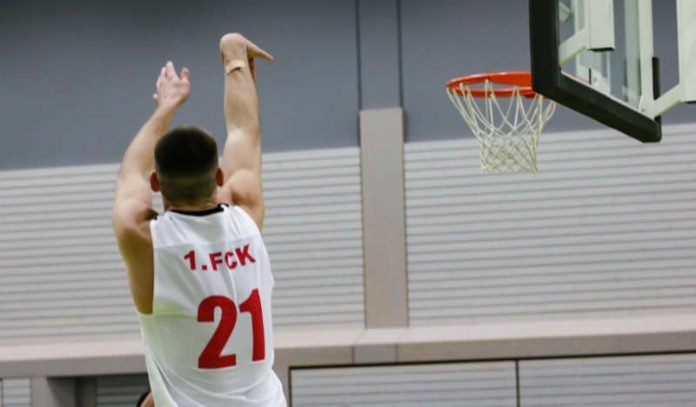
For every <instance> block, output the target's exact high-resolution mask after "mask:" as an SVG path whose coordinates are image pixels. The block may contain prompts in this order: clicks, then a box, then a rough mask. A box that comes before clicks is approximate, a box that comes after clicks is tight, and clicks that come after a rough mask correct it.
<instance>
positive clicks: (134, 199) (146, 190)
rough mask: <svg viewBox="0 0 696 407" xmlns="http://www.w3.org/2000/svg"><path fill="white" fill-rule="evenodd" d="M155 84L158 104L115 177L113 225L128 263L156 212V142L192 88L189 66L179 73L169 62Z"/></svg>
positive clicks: (129, 148)
mask: <svg viewBox="0 0 696 407" xmlns="http://www.w3.org/2000/svg"><path fill="white" fill-rule="evenodd" d="M156 87H157V90H156V93H155V94H154V95H153V98H154V99H155V101H156V102H157V107H156V108H155V111H154V113H153V114H152V116H151V117H150V119H148V121H147V122H145V124H144V125H143V127H142V128H141V129H140V131H139V132H138V134H137V135H136V136H135V138H134V139H133V141H132V142H131V144H130V145H129V146H128V149H127V150H126V153H125V154H124V156H123V160H122V161H121V169H120V171H119V174H118V178H117V180H116V192H115V197H114V211H113V227H114V232H115V233H116V237H117V239H118V241H119V246H120V248H121V251H122V253H123V255H124V258H125V259H126V262H127V263H129V258H132V257H138V253H135V251H137V249H138V241H139V240H140V239H138V237H140V236H139V235H140V233H139V232H140V231H141V230H142V229H143V228H144V227H146V226H147V222H146V221H147V220H148V219H149V218H150V217H151V216H152V214H153V213H154V211H153V210H152V192H151V190H150V184H149V177H150V174H151V173H152V172H153V170H154V159H155V158H154V157H155V154H154V150H155V145H156V144H157V141H158V140H159V139H160V137H162V135H163V134H164V133H165V132H166V131H167V128H168V127H169V123H170V121H171V120H172V118H173V117H174V114H175V113H176V110H177V109H178V108H179V106H181V105H182V104H183V103H184V102H185V101H186V99H187V98H188V96H189V94H190V92H191V84H190V82H189V71H188V69H187V68H184V69H182V70H181V75H180V76H179V75H177V73H176V71H175V69H174V65H173V64H172V63H171V62H167V64H166V65H165V66H164V67H163V68H162V70H161V72H160V75H159V78H158V79H157V85H156ZM131 246H133V247H131ZM129 266H131V265H130V264H129Z"/></svg>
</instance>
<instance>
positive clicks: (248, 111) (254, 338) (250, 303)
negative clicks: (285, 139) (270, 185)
mask: <svg viewBox="0 0 696 407" xmlns="http://www.w3.org/2000/svg"><path fill="white" fill-rule="evenodd" d="M220 52H221V55H222V62H223V66H224V72H225V106H224V107H225V119H226V122H227V141H226V143H225V148H224V152H223V163H222V166H221V167H219V166H218V153H217V147H216V143H215V140H214V139H213V137H211V136H210V135H209V134H208V133H207V132H205V131H204V130H202V129H200V128H197V127H179V128H175V129H172V130H170V131H167V128H168V126H169V122H170V121H171V120H172V118H173V117H174V114H175V113H176V111H177V109H178V108H179V107H180V106H181V105H182V104H183V103H184V102H185V101H186V99H187V98H188V97H189V94H190V91H191V83H190V80H189V70H188V69H187V68H183V69H182V70H181V73H179V74H178V73H177V72H176V70H175V69H174V65H173V64H172V63H171V62H167V64H166V65H165V66H164V67H163V68H162V71H161V72H160V75H159V78H158V79H157V90H156V93H155V94H154V95H153V97H154V99H155V101H156V103H157V107H156V109H155V112H154V114H153V115H152V117H151V118H150V119H149V120H148V121H147V122H146V123H145V125H144V126H143V128H142V129H141V130H140V132H139V133H138V134H137V135H136V136H135V139H134V140H133V141H132V143H131V144H130V146H129V147H128V149H127V151H126V153H125V155H124V157H123V161H122V163H121V170H120V172H119V175H118V180H117V182H116V195H115V203H114V213H113V227H114V232H115V234H116V238H117V240H118V245H119V249H120V251H121V255H122V256H123V260H124V262H125V264H126V267H127V269H128V280H129V284H130V288H131V293H132V295H133V301H134V303H135V307H136V308H137V310H138V313H139V317H140V326H141V331H142V334H143V342H144V345H145V361H146V364H147V370H148V378H149V382H150V388H151V390H152V393H151V396H148V397H146V398H145V400H143V405H145V406H152V405H153V401H154V405H156V406H157V407H172V406H186V407H195V406H200V407H215V406H240V407H242V406H268V407H271V406H272V407H276V406H285V405H286V401H285V397H284V395H283V391H282V386H281V383H280V381H279V380H278V377H277V376H276V375H275V373H274V372H273V371H272V370H271V368H272V365H273V357H274V353H273V332H272V324H271V290H272V288H273V277H272V275H271V268H270V262H269V259H268V254H267V252H266V248H265V246H264V243H263V240H262V239H261V234H260V230H261V227H262V226H263V217H264V201H263V195H262V191H261V142H260V134H259V112H258V97H257V93H256V84H255V79H254V78H255V69H254V67H255V65H254V58H255V57H261V58H264V59H267V60H272V57H271V55H269V54H268V53H267V52H265V51H263V50H262V49H260V48H259V47H257V46H256V45H255V44H253V43H252V42H250V41H249V40H247V39H246V38H244V37H243V36H241V35H240V34H227V35H225V36H223V37H222V39H221V40H220ZM218 187H219V188H218ZM150 189H152V190H153V191H155V192H161V193H162V198H163V201H164V209H165V211H164V213H161V214H158V213H156V212H155V211H154V210H153V208H152V197H151V191H150Z"/></svg>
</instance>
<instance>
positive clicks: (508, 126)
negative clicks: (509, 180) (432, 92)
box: [447, 79, 556, 173]
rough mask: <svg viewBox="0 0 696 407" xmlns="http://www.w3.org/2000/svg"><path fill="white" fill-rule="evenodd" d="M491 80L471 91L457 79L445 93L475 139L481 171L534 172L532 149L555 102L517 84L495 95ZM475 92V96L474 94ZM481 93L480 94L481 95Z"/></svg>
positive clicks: (534, 159) (551, 113)
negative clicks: (477, 145)
mask: <svg viewBox="0 0 696 407" xmlns="http://www.w3.org/2000/svg"><path fill="white" fill-rule="evenodd" d="M493 85H494V83H493V82H492V81H491V80H489V79H486V80H485V81H484V82H483V92H481V89H476V90H475V92H472V89H471V87H470V85H469V84H467V83H464V82H459V83H456V84H454V85H450V86H448V88H447V95H448V96H449V98H450V100H451V101H452V104H454V106H455V107H456V108H457V110H458V111H459V113H460V114H461V116H462V118H464V121H466V122H467V124H468V125H469V128H470V129H471V131H472V132H473V133H474V136H475V137H476V139H477V140H478V142H479V146H480V149H481V169H482V171H483V172H484V173H489V172H506V173H522V172H530V173H536V172H537V161H536V150H537V144H538V142H539V135H540V134H541V132H542V130H543V128H544V125H545V124H546V122H548V120H549V119H550V118H551V116H553V113H554V111H555V109H556V103H554V102H553V101H550V100H547V99H545V98H544V97H543V96H541V95H539V94H537V93H533V92H532V93H531V94H530V92H529V91H527V90H526V88H523V93H521V92H520V87H519V86H513V87H512V88H510V89H511V92H510V89H506V90H505V91H506V94H505V95H504V96H500V97H499V96H497V93H499V92H497V91H496V90H495V89H494V86H493ZM474 93H477V94H478V96H475V95H474ZM481 95H483V96H481Z"/></svg>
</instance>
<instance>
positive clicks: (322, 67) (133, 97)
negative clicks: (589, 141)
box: [0, 0, 693, 169]
mask: <svg viewBox="0 0 696 407" xmlns="http://www.w3.org/2000/svg"><path fill="white" fill-rule="evenodd" d="M672 3H673V2H666V3H665V5H664V6H665V7H660V8H656V10H655V20H656V29H655V35H656V40H655V41H656V47H655V49H656V50H657V53H658V55H659V56H660V57H661V58H662V70H663V81H664V82H665V83H667V84H670V83H674V82H676V77H677V71H676V66H677V62H676V47H675V44H674V41H673V38H674V37H673V35H674V30H675V28H674V27H673V21H674V20H673V18H674V5H673V4H672ZM666 27H672V29H666ZM229 31H239V32H242V33H244V34H245V35H247V36H248V37H249V38H251V39H252V40H254V41H255V42H257V43H258V44H259V45H261V46H262V47H264V48H266V49H267V50H268V51H270V52H271V53H272V54H273V55H274V56H275V58H276V61H275V62H273V63H272V64H268V63H264V62H262V63H260V65H259V68H258V86H259V93H260V100H261V112H262V130H263V147H264V150H265V151H285V150H296V149H309V148H330V147H342V146H353V145H357V144H358V135H357V131H358V130H357V117H358V112H359V110H360V109H361V108H363V109H371V108H380V107H394V106H403V107H404V109H405V111H406V115H407V121H408V123H407V141H418V140H430V139H443V138H455V137H471V134H470V132H469V131H468V129H467V128H466V125H465V124H464V122H463V121H462V120H461V118H460V117H459V116H458V114H457V113H456V111H455V110H454V109H453V108H452V107H451V106H450V104H449V101H448V99H447V97H446V95H445V91H444V83H445V82H446V81H447V80H448V79H450V78H452V77H455V76H461V75H464V74H469V73H477V72H485V71H499V70H528V69H529V39H528V37H529V33H528V16H527V1H525V0H486V1H478V0H292V1H287V0H258V1H242V0H236V1H230V0H227V1H225V0H206V1H196V2H194V1H185V0H167V1H166V2H165V1H154V0H151V1H135V0H124V1H107V0H71V1H53V0H24V1H1V2H0V81H1V86H0V124H1V127H0V140H1V142H0V169H10V168H30V167H42V166H54V165H77V164H88V163H104V162H115V161H118V160H119V159H120V157H121V155H122V154H123V151H124V150H125V148H126V146H127V145H128V143H129V142H130V140H131V138H132V137H133V135H134V133H135V132H136V131H137V130H138V128H139V127H140V126H141V124H142V123H143V121H144V120H145V119H146V118H147V117H148V115H149V114H150V113H151V111H152V109H153V102H152V101H151V99H150V97H151V96H150V95H151V94H152V91H153V88H154V82H155V78H156V76H157V73H158V71H159V68H160V66H161V65H162V64H163V63H164V62H165V61H166V60H168V59H171V60H173V61H174V62H175V63H176V64H177V66H178V67H181V66H183V65H186V66H188V67H189V68H190V69H191V72H192V82H193V94H192V96H191V98H190V100H189V101H188V103H187V104H186V105H185V107H183V108H182V109H181V112H180V113H179V114H178V116H177V118H176V119H175V123H174V124H198V125H201V126H203V127H205V128H207V129H208V130H210V131H211V132H213V133H214V134H215V135H216V136H217V138H218V141H219V142H222V140H223V136H224V134H223V133H224V118H223V110H222V97H223V86H222V85H223V76H222V69H221V66H220V62H219V56H218V49H217V42H218V39H219V37H220V36H221V35H222V34H223V33H225V32H229ZM692 115H693V106H681V107H678V108H677V109H675V110H674V111H672V112H670V113H668V114H667V115H666V116H665V123H666V124H669V123H673V122H682V121H691V120H693V119H692V117H691V116H692ZM590 127H599V125H598V124H596V123H595V122H593V121H591V120H589V119H586V118H584V117H583V116H581V115H579V114H577V113H575V112H572V111H569V110H567V109H563V108H561V109H559V110H558V111H557V113H556V115H555V116H554V118H553V119H552V120H551V122H550V124H549V126H548V129H549V130H550V131H562V130H572V129H581V128H590Z"/></svg>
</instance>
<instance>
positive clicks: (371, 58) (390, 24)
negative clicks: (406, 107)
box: [357, 0, 401, 109]
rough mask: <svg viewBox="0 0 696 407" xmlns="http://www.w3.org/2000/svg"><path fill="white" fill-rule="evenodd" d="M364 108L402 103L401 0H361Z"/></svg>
mask: <svg viewBox="0 0 696 407" xmlns="http://www.w3.org/2000/svg"><path fill="white" fill-rule="evenodd" d="M357 1H358V35H359V40H360V43H359V44H358V49H359V50H360V108H361V109H375V108H381V107H395V106H401V63H400V59H401V55H400V49H401V45H400V35H399V29H400V27H399V21H400V19H399V0H380V1H375V0H357Z"/></svg>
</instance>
